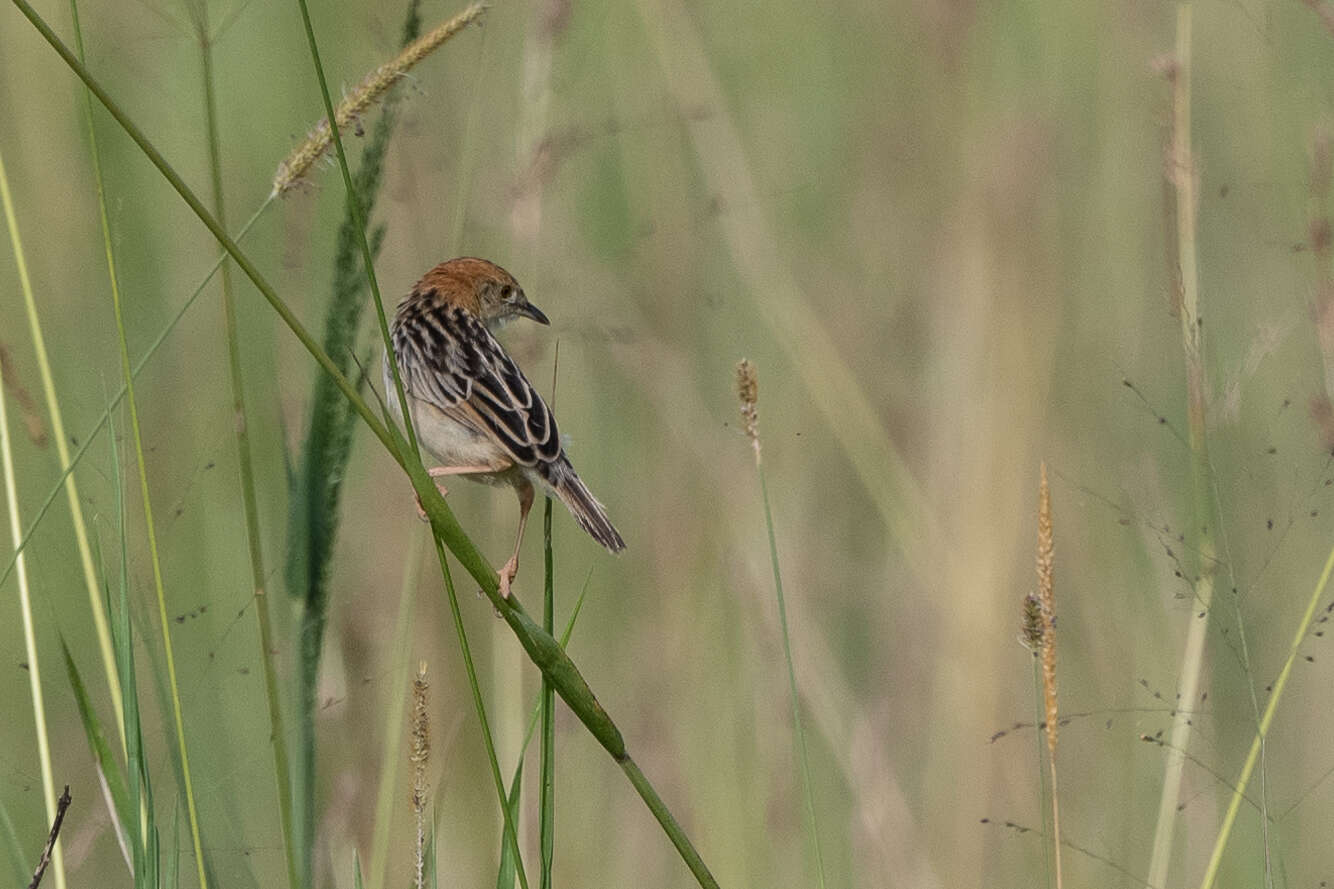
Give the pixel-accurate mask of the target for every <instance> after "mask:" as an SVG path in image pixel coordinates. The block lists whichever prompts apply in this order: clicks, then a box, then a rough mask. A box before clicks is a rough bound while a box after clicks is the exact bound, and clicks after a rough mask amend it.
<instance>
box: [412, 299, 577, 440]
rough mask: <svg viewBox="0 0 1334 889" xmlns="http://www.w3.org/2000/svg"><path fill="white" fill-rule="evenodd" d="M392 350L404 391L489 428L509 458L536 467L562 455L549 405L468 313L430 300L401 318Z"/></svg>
mask: <svg viewBox="0 0 1334 889" xmlns="http://www.w3.org/2000/svg"><path fill="white" fill-rule="evenodd" d="M394 350H395V352H397V354H398V358H399V369H400V372H401V373H402V374H403V385H404V387H405V388H406V389H407V391H408V393H409V394H410V395H412V396H414V397H416V398H420V399H422V400H423V401H426V402H428V403H430V404H433V405H435V406H436V407H437V408H439V409H440V410H442V411H444V412H445V413H446V414H448V415H449V416H450V417H452V418H453V419H455V420H458V421H459V422H461V423H464V424H465V425H468V426H470V427H472V428H473V429H475V430H477V431H478V432H481V433H483V434H485V435H488V436H489V437H490V438H491V439H492V440H494V441H496V442H497V443H498V444H500V445H501V446H502V447H503V448H504V449H505V451H506V452H507V453H508V454H509V455H510V457H511V458H512V459H513V460H514V462H515V463H518V464H520V465H523V466H536V465H537V464H539V463H550V462H551V461H553V460H556V459H558V458H559V457H560V454H561V445H560V433H559V432H558V431H557V430H556V418H555V417H553V416H552V415H551V409H550V408H548V407H547V404H546V402H545V401H543V400H542V396H541V395H538V394H537V390H536V389H534V388H533V384H532V383H530V382H528V378H527V377H525V376H524V375H523V371H521V370H519V366H518V365H517V364H515V363H514V359H513V358H511V357H510V356H509V355H508V354H506V352H505V350H504V348H503V347H502V346H501V345H500V343H499V342H497V341H496V338H495V337H494V336H492V335H491V332H490V331H489V330H487V329H486V326H485V325H483V324H482V323H481V322H480V321H478V320H477V319H476V318H474V317H473V316H472V315H471V314H469V313H467V312H465V311H463V310H461V309H459V308H457V307H454V306H443V305H434V306H430V307H429V308H424V309H423V310H422V311H421V312H419V313H414V314H413V315H412V316H410V317H405V318H402V319H401V323H399V324H398V325H396V327H395V330H394Z"/></svg>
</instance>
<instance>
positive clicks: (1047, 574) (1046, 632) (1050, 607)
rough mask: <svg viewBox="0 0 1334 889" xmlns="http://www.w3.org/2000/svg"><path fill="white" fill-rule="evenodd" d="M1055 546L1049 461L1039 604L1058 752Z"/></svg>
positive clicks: (1052, 741)
mask: <svg viewBox="0 0 1334 889" xmlns="http://www.w3.org/2000/svg"><path fill="white" fill-rule="evenodd" d="M1054 567H1055V545H1054V543H1053V541H1052V522H1051V492H1050V490H1049V489H1048V487H1047V464H1046V463H1045V462H1044V463H1043V464H1042V470H1041V475H1040V479H1039V481H1038V558H1037V568H1038V604H1039V612H1040V614H1041V615H1042V696H1043V699H1044V701H1045V703H1046V709H1047V713H1046V720H1047V749H1048V750H1050V751H1051V752H1052V754H1053V755H1054V754H1055V753H1056V724H1057V710H1056V593H1055V586H1054V583H1053V569H1054Z"/></svg>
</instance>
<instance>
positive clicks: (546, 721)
mask: <svg viewBox="0 0 1334 889" xmlns="http://www.w3.org/2000/svg"><path fill="white" fill-rule="evenodd" d="M543 499H544V500H545V501H546V502H545V503H544V504H543V509H542V553H543V559H542V561H543V566H544V572H543V573H544V579H543V583H542V629H544V630H546V631H547V632H548V633H553V632H555V621H556V604H555V603H556V594H555V588H556V570H555V560H554V558H553V556H552V553H551V498H550V497H545V498H543ZM538 762H539V776H538V806H537V818H538V821H537V833H538V850H539V858H540V864H541V868H542V872H541V874H540V882H539V885H540V886H541V889H551V864H552V860H553V859H554V857H555V851H556V694H555V689H553V688H552V687H551V680H549V679H547V677H546V676H545V675H543V677H542V746H541V756H540V757H539V760H538ZM515 786H516V787H517V786H518V784H517V782H516V783H515Z"/></svg>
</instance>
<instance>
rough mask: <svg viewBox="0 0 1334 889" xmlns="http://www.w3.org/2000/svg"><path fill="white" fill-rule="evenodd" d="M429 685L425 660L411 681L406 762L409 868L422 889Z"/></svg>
mask: <svg viewBox="0 0 1334 889" xmlns="http://www.w3.org/2000/svg"><path fill="white" fill-rule="evenodd" d="M430 687H431V686H430V683H428V682H427V681H426V661H421V662H420V663H418V664H417V678H416V679H414V680H413V681H412V742H411V746H410V748H409V750H408V761H409V762H411V763H412V797H411V799H412V814H413V817H414V819H415V821H416V824H417V843H416V848H415V856H414V858H413V867H414V869H415V874H416V883H415V884H414V885H415V886H416V887H417V889H422V886H423V873H424V866H425V862H426V859H425V850H426V794H427V791H428V790H429V789H430V785H429V784H427V782H426V767H427V765H428V764H429V762H430V760H431V713H430V706H429V695H428V692H429V690H430Z"/></svg>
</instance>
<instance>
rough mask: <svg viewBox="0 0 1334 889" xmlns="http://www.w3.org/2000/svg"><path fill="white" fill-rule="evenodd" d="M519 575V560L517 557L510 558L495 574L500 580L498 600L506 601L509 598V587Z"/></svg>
mask: <svg viewBox="0 0 1334 889" xmlns="http://www.w3.org/2000/svg"><path fill="white" fill-rule="evenodd" d="M518 573H519V560H518V558H517V557H511V558H510V560H509V561H508V562H506V563H505V564H504V566H502V567H501V569H500V570H499V571H497V572H496V575H497V577H498V578H499V580H500V598H502V599H508V598H509V597H510V585H511V584H513V583H514V576H515V575H516V574H518Z"/></svg>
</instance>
